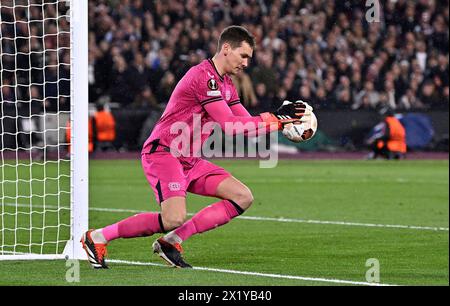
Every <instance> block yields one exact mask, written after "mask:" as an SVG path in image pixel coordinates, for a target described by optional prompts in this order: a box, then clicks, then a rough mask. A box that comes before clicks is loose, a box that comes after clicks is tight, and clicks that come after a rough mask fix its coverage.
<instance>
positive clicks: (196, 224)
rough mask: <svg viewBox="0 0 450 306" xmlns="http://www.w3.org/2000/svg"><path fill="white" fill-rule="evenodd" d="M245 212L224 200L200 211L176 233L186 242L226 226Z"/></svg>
mask: <svg viewBox="0 0 450 306" xmlns="http://www.w3.org/2000/svg"><path fill="white" fill-rule="evenodd" d="M243 212H244V210H243V209H242V208H241V207H239V206H238V205H237V204H236V203H234V202H232V201H230V200H223V201H220V202H217V203H214V204H212V205H209V206H207V207H205V208H203V209H202V210H200V211H199V212H198V213H197V214H195V215H194V216H193V217H192V219H190V220H189V221H187V222H185V223H184V224H183V225H182V226H180V227H179V228H177V229H176V230H175V231H174V233H175V234H176V235H177V236H178V237H180V238H181V240H182V241H184V240H186V239H188V238H189V237H191V236H192V235H194V234H197V233H203V232H206V231H208V230H211V229H214V228H216V227H218V226H221V225H224V224H226V223H228V222H230V220H231V219H232V218H234V217H236V216H238V215H240V214H242V213H243Z"/></svg>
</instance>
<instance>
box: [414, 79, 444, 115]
mask: <svg viewBox="0 0 450 306" xmlns="http://www.w3.org/2000/svg"><path fill="white" fill-rule="evenodd" d="M419 100H420V101H421V102H422V103H423V104H424V105H425V106H426V107H427V108H437V109H442V108H444V107H445V106H446V105H447V106H448V103H445V102H444V101H443V98H442V97H440V96H439V94H438V93H437V91H436V87H435V85H434V83H433V82H431V81H426V82H425V83H424V84H423V86H422V89H421V91H420V93H419Z"/></svg>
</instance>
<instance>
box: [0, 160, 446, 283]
mask: <svg viewBox="0 0 450 306" xmlns="http://www.w3.org/2000/svg"><path fill="white" fill-rule="evenodd" d="M216 162H217V164H219V165H221V166H223V167H224V168H225V169H227V170H228V171H230V172H231V173H232V174H233V175H234V176H235V177H237V178H238V179H240V180H241V181H242V182H244V183H245V184H247V185H248V186H249V187H250V189H251V190H252V192H253V195H254V197H255V201H254V204H253V206H252V207H251V208H250V210H249V211H247V212H246V213H245V214H244V216H258V217H274V218H278V217H284V218H289V219H302V220H322V221H345V222H359V223H375V224H396V225H413V226H431V227H445V228H448V224H449V220H448V216H449V212H448V208H449V202H448V199H449V195H448V187H449V186H448V185H449V179H448V170H449V169H448V161H401V162H392V161H391V162H389V161H370V162H368V161H297V160H280V161H279V164H278V166H277V167H276V168H274V169H260V168H258V162H257V161H250V160H221V161H216ZM3 171H7V170H3ZM49 171H51V170H49ZM89 184H90V194H89V197H90V206H91V208H92V209H93V210H91V211H90V213H89V214H90V215H89V219H90V226H91V227H94V228H95V227H102V226H105V225H107V224H110V223H113V222H116V221H118V220H121V219H123V218H125V217H128V216H130V215H132V213H130V212H102V211H98V210H96V209H95V208H118V209H133V210H142V211H149V210H150V211H157V210H158V206H157V204H156V202H155V200H154V196H153V192H152V190H151V188H150V186H149V185H148V184H147V182H146V179H145V177H144V175H143V171H142V169H141V166H140V163H139V161H91V162H90V182H89ZM36 188H40V187H36ZM49 188H50V187H48V188H47V189H49ZM213 202H215V199H213V198H202V197H198V196H195V195H189V197H188V204H187V205H188V212H190V213H194V212H196V211H198V210H200V209H201V208H202V207H204V206H205V205H208V204H211V203H213ZM50 221H51V220H47V222H50ZM157 237H159V235H155V236H153V237H146V238H137V239H122V240H118V241H114V242H112V243H111V245H110V246H109V248H108V251H109V255H110V258H111V259H120V260H127V261H140V262H153V263H157V264H159V263H162V261H161V260H160V259H159V258H158V257H157V256H156V255H153V254H152V253H151V243H152V242H153V240H154V239H155V238H157ZM27 239H28V238H27ZM448 241H449V240H448V231H431V230H415V229H398V228H378V227H360V226H344V225H331V224H307V223H288V222H277V221H260V220H246V219H236V220H233V221H232V222H231V223H230V224H227V225H225V226H223V227H220V228H218V229H216V230H213V231H209V232H207V233H204V234H201V235H197V236H194V237H192V238H191V239H189V240H188V241H186V242H185V243H184V249H185V251H186V254H185V259H186V260H187V261H188V262H189V263H191V264H192V265H193V266H196V267H208V268H215V269H229V270H235V271H249V272H259V273H268V274H280V275H291V276H303V277H313V278H327V279H340V280H349V281H356V282H365V281H366V280H365V274H366V271H367V270H368V269H369V267H366V266H365V263H366V260H367V259H369V258H376V259H378V260H379V263H380V281H381V283H387V284H399V285H448V284H449V278H448V260H449V257H448ZM110 266H111V269H110V270H105V271H98V270H93V269H91V268H90V267H89V266H88V264H87V263H86V262H80V267H81V271H80V282H79V283H75V284H80V285H180V286H185V285H227V286H228V285H333V284H332V283H323V282H317V281H305V280H298V279H294V280H292V279H276V278H269V277H261V276H251V275H237V274H228V273H220V272H213V271H199V270H180V269H170V268H167V267H161V266H132V265H127V264H119V263H111V264H110ZM66 270H67V268H66V266H65V263H64V261H32V262H29V261H28V262H27V261H23V262H20V261H5V262H1V261H0V285H67V284H69V283H67V282H66V280H65V276H66ZM30 276H31V277H30ZM72 284H73V283H72Z"/></svg>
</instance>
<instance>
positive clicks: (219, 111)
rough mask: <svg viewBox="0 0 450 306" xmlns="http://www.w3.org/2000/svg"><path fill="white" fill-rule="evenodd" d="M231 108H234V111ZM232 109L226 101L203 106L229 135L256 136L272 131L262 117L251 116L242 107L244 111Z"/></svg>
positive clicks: (237, 108)
mask: <svg viewBox="0 0 450 306" xmlns="http://www.w3.org/2000/svg"><path fill="white" fill-rule="evenodd" d="M231 107H233V111H232V109H231ZM231 107H230V106H228V105H227V103H226V102H225V101H224V100H219V101H215V102H214V103H206V104H205V105H203V108H204V109H205V111H206V112H207V113H208V114H209V115H210V116H211V118H212V119H213V120H214V121H215V122H217V123H218V124H219V125H220V127H221V128H222V130H223V131H224V132H225V134H227V135H236V134H242V133H251V134H256V133H257V132H259V133H260V134H264V133H267V132H270V129H268V128H267V125H266V124H265V123H264V121H263V119H262V118H261V117H260V116H251V115H250V114H249V113H248V112H247V110H246V109H245V108H244V107H243V106H242V105H241V107H242V109H241V108H239V107H236V105H233V106H231ZM234 111H236V113H234Z"/></svg>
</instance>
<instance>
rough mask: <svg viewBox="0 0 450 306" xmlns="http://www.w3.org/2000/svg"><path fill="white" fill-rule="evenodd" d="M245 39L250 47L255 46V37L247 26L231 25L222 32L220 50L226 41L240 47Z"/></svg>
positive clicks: (232, 45) (234, 46) (232, 46)
mask: <svg viewBox="0 0 450 306" xmlns="http://www.w3.org/2000/svg"><path fill="white" fill-rule="evenodd" d="M243 41H245V42H246V43H248V44H249V45H250V47H252V49H253V48H255V38H254V37H253V35H252V34H250V32H249V31H247V29H246V28H244V27H241V26H235V25H233V26H229V27H227V28H225V29H224V30H223V31H222V33H221V34H220V38H219V43H218V49H217V51H220V49H221V48H222V46H223V44H224V43H229V44H230V46H231V48H233V49H234V48H238V47H240V46H241V44H242V42H243Z"/></svg>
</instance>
